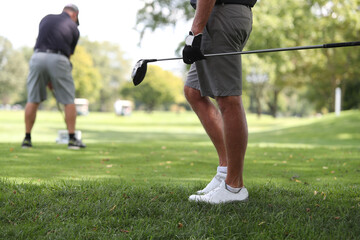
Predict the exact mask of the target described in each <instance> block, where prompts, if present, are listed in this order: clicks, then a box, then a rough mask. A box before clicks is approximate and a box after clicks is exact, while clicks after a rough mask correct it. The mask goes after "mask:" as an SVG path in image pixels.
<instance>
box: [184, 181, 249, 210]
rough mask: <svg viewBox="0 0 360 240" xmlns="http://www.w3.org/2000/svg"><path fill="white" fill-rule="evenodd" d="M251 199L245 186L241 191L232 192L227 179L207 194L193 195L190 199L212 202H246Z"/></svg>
mask: <svg viewBox="0 0 360 240" xmlns="http://www.w3.org/2000/svg"><path fill="white" fill-rule="evenodd" d="M248 199H249V192H248V191H247V189H246V188H245V187H243V188H241V189H240V191H239V192H236V193H234V192H231V191H229V190H228V189H227V185H226V183H225V181H222V182H221V183H220V186H218V187H217V188H215V189H214V190H212V191H211V192H209V193H207V194H205V195H191V196H190V197H189V201H194V202H204V203H210V204H220V203H230V202H245V201H247V200H248Z"/></svg>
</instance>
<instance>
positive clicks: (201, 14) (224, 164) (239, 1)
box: [183, 0, 256, 204]
mask: <svg viewBox="0 0 360 240" xmlns="http://www.w3.org/2000/svg"><path fill="white" fill-rule="evenodd" d="M190 3H191V4H192V6H193V7H194V8H195V9H196V12H195V18H194V20H193V24H192V27H191V32H190V33H189V36H188V37H187V38H186V40H185V47H184V49H183V60H184V62H185V63H187V64H192V65H191V67H190V71H189V73H188V76H187V79H186V83H185V87H184V93H185V97H186V99H187V101H188V102H189V103H190V105H191V107H192V109H193V110H194V111H195V113H196V114H197V116H198V117H199V119H200V122H201V123H202V125H203V127H204V129H205V130H206V132H207V134H208V135H209V137H210V139H211V141H212V142H213V144H214V146H215V148H216V151H217V154H218V157H219V166H218V168H217V173H216V175H215V177H214V178H213V179H212V180H211V182H210V183H209V184H208V185H207V186H206V187H205V188H204V189H202V190H200V191H198V192H197V193H196V194H194V195H191V196H190V197H189V200H190V201H196V202H206V203H211V204H219V203H227V202H234V201H246V200H247V199H248V197H249V193H248V191H247V189H246V188H245V187H244V181H243V168H244V157H245V151H246V148H247V141H248V129H247V123H246V116H245V111H244V107H243V103H242V99H241V94H242V69H241V56H240V55H237V56H226V57H213V58H208V59H206V60H203V59H204V54H212V53H222V52H235V51H242V49H243V48H244V46H245V44H246V42H247V40H248V38H249V35H250V32H251V30H252V10H251V8H252V7H253V6H254V5H255V3H256V0H197V1H196V0H191V1H190ZM209 97H211V98H215V100H216V102H217V105H218V108H217V107H216V106H215V105H214V104H213V103H212V102H211V101H210V98H209Z"/></svg>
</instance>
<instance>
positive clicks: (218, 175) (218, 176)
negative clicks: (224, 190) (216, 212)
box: [196, 173, 226, 194]
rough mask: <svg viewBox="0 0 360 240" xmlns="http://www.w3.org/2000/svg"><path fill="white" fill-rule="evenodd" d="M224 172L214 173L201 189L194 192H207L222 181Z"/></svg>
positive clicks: (224, 175) (224, 176)
mask: <svg viewBox="0 0 360 240" xmlns="http://www.w3.org/2000/svg"><path fill="white" fill-rule="evenodd" d="M225 178H226V174H225V173H216V175H215V177H214V178H213V179H212V180H211V182H210V183H209V184H208V185H207V186H206V187H205V188H204V189H203V190H199V191H197V192H196V194H207V193H209V192H211V191H212V190H214V189H215V188H217V187H218V186H220V183H221V182H222V181H225Z"/></svg>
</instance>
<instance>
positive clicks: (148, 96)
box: [121, 65, 185, 112]
mask: <svg viewBox="0 0 360 240" xmlns="http://www.w3.org/2000/svg"><path fill="white" fill-rule="evenodd" d="M121 95H122V96H123V97H125V98H132V99H133V100H134V101H135V102H136V103H137V104H143V105H144V107H145V109H146V111H149V112H151V111H153V110H154V109H155V108H156V107H159V106H161V105H165V106H169V105H170V104H173V103H176V104H181V103H184V102H185V98H184V96H183V81H182V80H181V78H179V77H177V76H175V75H174V74H172V73H171V72H169V71H164V70H162V69H161V68H160V67H158V66H154V65H148V69H147V73H146V76H145V79H144V81H143V82H142V83H141V84H140V85H138V86H137V87H134V85H133V83H130V82H129V83H127V84H126V85H124V87H123V88H122V89H121Z"/></svg>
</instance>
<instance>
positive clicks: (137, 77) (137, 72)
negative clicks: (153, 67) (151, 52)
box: [131, 59, 148, 86]
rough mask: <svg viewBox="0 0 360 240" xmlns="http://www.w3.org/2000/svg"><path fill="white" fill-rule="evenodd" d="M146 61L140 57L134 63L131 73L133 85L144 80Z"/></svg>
mask: <svg viewBox="0 0 360 240" xmlns="http://www.w3.org/2000/svg"><path fill="white" fill-rule="evenodd" d="M147 63H148V61H147V60H145V59H140V60H139V61H137V63H136V64H135V66H134V68H133V71H132V74H131V78H132V79H133V83H134V85H135V86H137V85H139V84H140V83H141V82H142V81H143V80H144V78H145V75H146V70H147Z"/></svg>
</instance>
